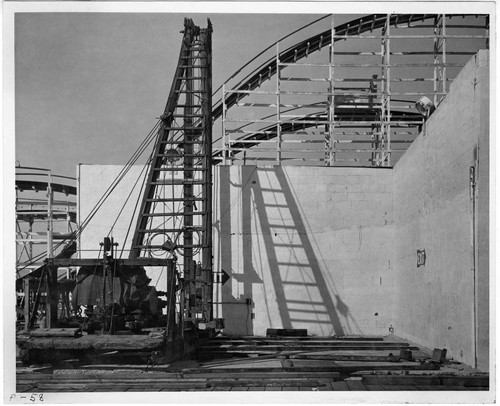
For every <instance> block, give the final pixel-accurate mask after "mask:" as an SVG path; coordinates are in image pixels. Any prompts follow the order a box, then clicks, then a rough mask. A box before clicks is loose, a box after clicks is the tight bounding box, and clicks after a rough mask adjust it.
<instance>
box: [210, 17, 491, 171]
mask: <svg viewBox="0 0 500 406" xmlns="http://www.w3.org/2000/svg"><path fill="white" fill-rule="evenodd" d="M488 38H489V17H488V15H473V16H472V15H443V14H439V15H438V14H432V15H431V14H418V15H415V14H407V15H401V14H397V15H385V14H374V15H368V16H364V17H362V18H358V19H356V20H353V21H350V22H348V23H344V24H341V25H338V26H335V24H334V17H333V16H332V17H331V27H330V29H328V30H325V31H322V32H320V33H319V34H316V35H313V36H311V37H309V38H307V39H304V40H301V41H299V42H297V43H295V44H294V45H292V46H288V47H287V48H286V49H285V50H283V51H281V50H280V48H282V47H283V44H282V43H277V44H276V52H275V55H274V56H272V57H270V58H269V59H267V60H266V61H265V62H264V63H262V64H260V65H259V66H258V67H257V68H256V69H254V70H253V71H252V72H251V73H250V74H248V75H246V76H245V77H243V78H240V77H239V75H233V76H234V77H231V79H230V80H228V81H227V82H226V83H225V84H224V86H223V88H222V96H221V99H220V100H219V101H218V102H217V103H215V105H214V109H213V120H214V121H216V120H219V119H220V121H221V122H222V133H221V137H220V139H219V142H218V143H215V144H214V150H213V158H214V161H215V162H219V163H222V164H242V163H243V164H244V163H251V164H255V163H264V164H286V163H297V162H300V163H301V164H309V165H311V164H312V165H318V164H319V165H326V166H392V165H393V164H394V163H395V162H396V161H397V159H398V158H399V157H400V156H401V154H402V153H403V152H404V151H405V150H406V149H407V148H408V146H409V145H410V144H411V142H412V141H413V139H414V138H415V137H416V135H418V132H419V129H420V128H421V126H422V124H423V122H424V120H425V117H423V116H422V115H421V114H419V113H418V112H417V110H416V109H415V102H416V101H417V100H418V99H419V98H421V97H423V96H426V97H428V98H429V99H430V100H431V101H433V103H434V105H438V104H439V102H440V101H441V100H442V98H443V97H445V95H446V93H447V91H448V88H449V84H450V82H451V80H453V78H454V77H455V76H456V74H457V73H458V71H459V70H460V68H461V67H462V66H463V65H464V64H465V62H466V61H467V60H468V59H469V58H470V57H471V56H472V55H474V54H475V53H476V52H477V51H478V50H479V49H481V48H487V47H488ZM332 39H333V41H332ZM305 60H307V61H305Z"/></svg>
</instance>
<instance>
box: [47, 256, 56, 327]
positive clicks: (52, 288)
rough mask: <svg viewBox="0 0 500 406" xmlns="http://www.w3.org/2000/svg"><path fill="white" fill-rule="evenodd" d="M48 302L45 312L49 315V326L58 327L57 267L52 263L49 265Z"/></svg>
mask: <svg viewBox="0 0 500 406" xmlns="http://www.w3.org/2000/svg"><path fill="white" fill-rule="evenodd" d="M46 286H47V304H46V307H45V309H46V310H45V314H46V316H47V327H48V328H56V327H57V310H58V304H59V292H58V289H57V267H56V266H54V265H51V264H48V265H47V280H46Z"/></svg>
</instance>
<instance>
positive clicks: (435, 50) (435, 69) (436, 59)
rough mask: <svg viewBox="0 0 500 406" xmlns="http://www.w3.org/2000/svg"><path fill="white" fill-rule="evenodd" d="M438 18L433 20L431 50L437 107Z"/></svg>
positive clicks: (435, 103)
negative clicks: (432, 45) (432, 53)
mask: <svg viewBox="0 0 500 406" xmlns="http://www.w3.org/2000/svg"><path fill="white" fill-rule="evenodd" d="M439 19H440V18H439V16H437V17H436V18H435V19H434V39H433V42H434V49H433V52H434V78H433V90H434V105H435V106H437V102H438V95H437V93H438V91H439V87H438V81H439V77H438V69H439V67H438V62H439V60H438V53H439V31H440V30H439Z"/></svg>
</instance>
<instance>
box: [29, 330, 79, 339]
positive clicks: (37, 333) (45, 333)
mask: <svg viewBox="0 0 500 406" xmlns="http://www.w3.org/2000/svg"><path fill="white" fill-rule="evenodd" d="M81 335H82V330H81V329H79V328H40V329H37V330H33V331H31V332H30V336H31V337H73V338H74V337H80V336H81Z"/></svg>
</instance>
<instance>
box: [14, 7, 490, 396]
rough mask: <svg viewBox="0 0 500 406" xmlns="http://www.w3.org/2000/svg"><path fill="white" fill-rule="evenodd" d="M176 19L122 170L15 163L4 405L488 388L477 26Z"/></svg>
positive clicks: (385, 17)
mask: <svg viewBox="0 0 500 406" xmlns="http://www.w3.org/2000/svg"><path fill="white" fill-rule="evenodd" d="M177 25H178V26H177V27H176V29H177V28H178V32H179V33H178V38H177V39H176V42H177V43H178V48H177V49H169V50H168V52H169V54H170V58H169V59H168V62H166V63H168V64H171V65H172V67H173V68H174V72H175V73H174V75H173V77H165V78H164V81H165V82H166V83H168V84H169V86H170V90H169V92H168V94H163V95H161V96H162V98H163V99H164V100H165V104H164V105H159V106H157V107H158V110H157V111H156V112H154V114H156V116H157V117H158V118H157V120H156V121H155V122H151V123H150V126H149V127H150V128H151V130H150V132H149V133H148V134H144V135H145V137H140V140H142V141H141V143H140V145H139V147H138V148H137V150H136V151H133V150H131V151H129V152H130V159H129V160H128V161H127V163H126V164H125V165H116V164H109V163H107V162H102V163H101V164H95V163H90V164H83V163H81V164H78V163H77V162H75V168H76V169H75V175H72V174H69V175H71V176H67V174H56V173H54V172H53V170H52V168H50V167H47V168H39V167H34V166H33V165H31V164H30V163H29V162H25V161H23V162H22V164H21V163H18V165H17V167H16V179H15V187H16V195H15V197H16V202H15V207H16V219H15V221H16V317H15V331H16V339H15V341H16V395H15V396H17V397H18V398H20V397H21V396H23V394H30V395H31V394H36V395H37V396H38V395H39V394H46V395H48V394H50V393H65V392H79V393H81V392H127V393H128V392H145V391H147V392H164V391H167V392H191V391H205V392H209V391H214V392H216V391H254V392H265V391H281V392H285V391H334V392H335V391H344V392H347V391H377V392H386V391H387V392H388V391H400V392H403V391H404V392H407V391H408V392H409V391H422V392H424V391H425V392H429V391H450V392H452V391H462V392H463V391H483V392H488V391H491V390H493V389H494V378H495V376H494V373H493V372H492V371H494V365H491V361H490V359H491V354H492V350H493V348H492V346H491V342H490V316H491V314H490V313H491V311H490V249H489V246H490V226H489V224H490V215H489V205H490V186H489V185H490V148H489V144H490V57H489V47H490V15H488V14H474V15H472V14H463V15H462V14H460V15H458V14H370V15H353V17H352V18H350V19H349V20H348V21H346V18H345V17H342V16H341V18H340V19H339V16H336V15H332V14H329V15H323V16H317V18H315V19H313V18H312V17H311V22H310V23H308V24H307V25H305V26H304V27H302V28H300V29H297V30H294V31H293V30H290V33H289V34H288V35H285V36H281V37H280V38H274V39H269V43H268V44H262V52H260V53H258V54H256V55H255V56H254V57H253V58H252V59H250V60H249V61H248V62H247V61H241V64H242V66H241V68H240V69H238V70H237V71H235V72H234V73H233V74H232V75H230V76H228V77H226V78H225V80H224V81H223V82H222V83H215V82H214V81H213V77H212V72H213V69H212V62H213V61H214V60H215V59H216V58H222V57H223V56H222V55H213V52H212V45H213V44H212V42H213V41H212V39H213V33H214V32H216V31H217V29H218V27H217V25H216V24H215V23H214V22H213V21H211V20H210V19H209V18H207V17H206V16H200V17H199V18H196V19H191V18H182V17H179V19H178V24H177ZM115 103H120V100H118V101H115ZM16 136H17V135H16ZM47 166H49V164H48V165H47ZM13 330H14V325H12V331H13ZM6 334H7V333H6ZM477 393H479V392H477ZM332 396H333V395H332Z"/></svg>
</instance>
